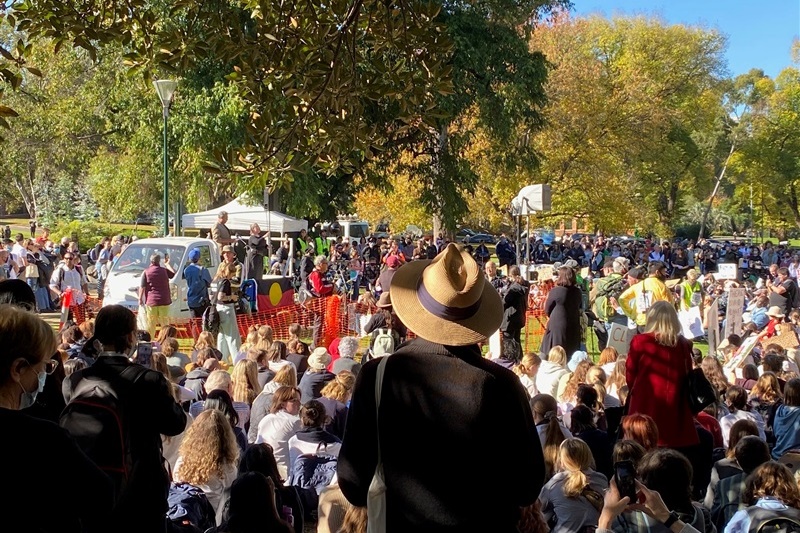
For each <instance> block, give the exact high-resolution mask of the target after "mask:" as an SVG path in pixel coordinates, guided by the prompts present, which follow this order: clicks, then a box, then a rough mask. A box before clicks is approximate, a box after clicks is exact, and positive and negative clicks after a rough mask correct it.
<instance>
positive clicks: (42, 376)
mask: <svg viewBox="0 0 800 533" xmlns="http://www.w3.org/2000/svg"><path fill="white" fill-rule="evenodd" d="M37 378H38V380H39V386H38V387H37V388H36V390H34V391H33V392H28V391H26V390H25V387H23V386H22V383H20V384H19V388H21V389H22V393H21V394H20V395H19V408H20V409H27V408H28V407H30V406H31V405H33V404H34V403H35V402H36V396H37V395H38V394H39V393H40V392H42V391H43V390H44V382H45V380H46V379H47V373H46V372H39V373H38V374H37Z"/></svg>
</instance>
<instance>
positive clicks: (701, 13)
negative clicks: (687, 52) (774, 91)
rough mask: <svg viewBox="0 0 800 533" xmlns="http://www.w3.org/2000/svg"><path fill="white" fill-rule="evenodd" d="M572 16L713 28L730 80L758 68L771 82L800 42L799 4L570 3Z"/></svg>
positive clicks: (778, 0) (792, 0)
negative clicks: (644, 18)
mask: <svg viewBox="0 0 800 533" xmlns="http://www.w3.org/2000/svg"><path fill="white" fill-rule="evenodd" d="M572 2H573V5H574V10H573V14H574V15H586V14H592V13H596V14H600V15H604V16H607V17H610V16H612V15H643V14H644V15H656V16H659V17H661V18H662V19H664V20H666V21H667V22H669V23H672V24H680V23H683V24H690V25H700V26H704V27H709V28H715V29H717V30H719V31H721V32H722V33H724V34H725V35H726V36H727V37H728V48H727V51H726V54H725V55H726V57H727V60H728V70H729V71H730V73H731V75H733V76H736V75H738V74H742V73H745V72H747V71H749V70H750V69H751V68H760V69H763V70H764V72H765V73H766V74H767V75H769V76H771V77H775V76H777V75H778V73H779V72H780V71H781V70H783V69H784V68H786V67H788V66H791V64H792V59H791V47H792V42H793V40H794V39H796V38H798V37H800V0H693V1H691V0H638V1H637V0H572Z"/></svg>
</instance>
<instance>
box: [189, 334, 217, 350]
mask: <svg viewBox="0 0 800 533" xmlns="http://www.w3.org/2000/svg"><path fill="white" fill-rule="evenodd" d="M203 348H214V349H215V350H216V349H217V340H216V338H215V337H214V335H212V334H211V332H210V331H201V332H200V334H199V335H198V336H197V341H195V343H194V349H195V350H202V349H203Z"/></svg>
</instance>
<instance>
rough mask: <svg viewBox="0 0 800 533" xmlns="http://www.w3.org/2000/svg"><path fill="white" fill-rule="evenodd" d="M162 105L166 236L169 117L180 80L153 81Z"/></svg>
mask: <svg viewBox="0 0 800 533" xmlns="http://www.w3.org/2000/svg"><path fill="white" fill-rule="evenodd" d="M153 85H154V86H155V88H156V92H157V93H158V97H159V98H160V99H161V107H162V109H163V111H164V237H166V236H167V235H169V150H168V145H167V118H169V110H170V108H171V107H172V99H173V97H174V96H175V89H177V88H178V82H177V81H172V80H156V81H154V82H153Z"/></svg>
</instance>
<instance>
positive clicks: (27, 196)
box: [12, 163, 38, 218]
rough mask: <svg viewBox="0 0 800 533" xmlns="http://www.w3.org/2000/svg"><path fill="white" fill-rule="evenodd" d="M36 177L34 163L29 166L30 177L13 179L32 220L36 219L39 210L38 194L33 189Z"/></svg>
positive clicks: (15, 177)
mask: <svg viewBox="0 0 800 533" xmlns="http://www.w3.org/2000/svg"><path fill="white" fill-rule="evenodd" d="M35 175H36V168H35V165H34V164H33V163H29V164H28V175H27V176H25V177H24V178H20V177H19V176H17V175H14V176H13V177H12V180H13V181H14V186H15V187H16V188H17V190H18V191H19V195H20V197H21V198H22V202H23V203H24V204H25V209H26V210H27V211H28V215H29V216H30V217H31V218H36V215H37V214H38V213H37V211H38V210H37V209H36V192H35V191H34V189H33V180H34V177H35Z"/></svg>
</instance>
